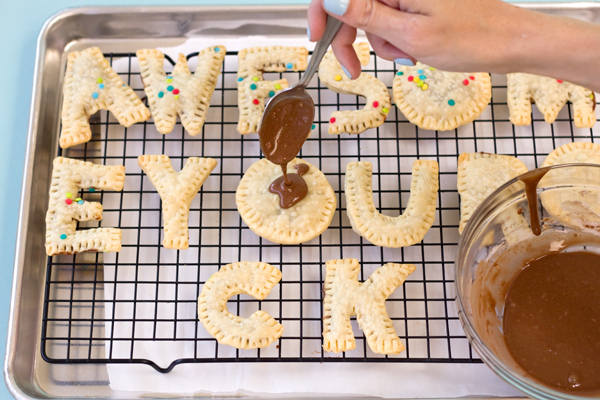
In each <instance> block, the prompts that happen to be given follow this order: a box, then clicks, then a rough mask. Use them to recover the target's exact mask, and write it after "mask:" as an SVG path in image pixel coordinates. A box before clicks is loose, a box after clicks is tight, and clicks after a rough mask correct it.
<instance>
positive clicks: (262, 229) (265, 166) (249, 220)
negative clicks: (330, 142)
mask: <svg viewBox="0 0 600 400" xmlns="http://www.w3.org/2000/svg"><path fill="white" fill-rule="evenodd" d="M296 164H306V165H308V167H309V169H308V172H307V173H305V174H303V175H302V178H303V179H304V180H305V181H306V185H307V186H308V194H307V195H306V197H305V198H304V199H302V200H300V201H299V202H298V203H296V204H295V205H293V206H292V207H290V208H287V209H283V208H281V206H280V203H279V196H278V195H277V194H275V193H271V192H269V186H270V185H271V183H272V182H273V181H274V180H275V179H276V178H279V177H280V176H281V175H282V173H281V167H280V166H279V165H275V164H273V163H271V162H270V161H269V160H267V159H266V158H263V159H262V160H260V161H257V162H255V163H254V164H252V165H251V166H250V168H248V170H247V171H246V173H245V174H244V177H243V178H242V180H241V181H240V184H239V185H238V188H237V191H236V192H235V201H236V203H237V208H238V211H239V212H240V215H241V217H242V219H243V220H244V222H245V223H246V224H247V225H248V227H249V228H250V229H251V230H252V231H253V232H254V233H256V234H257V235H258V236H260V237H263V238H265V239H267V240H270V241H271V242H274V243H280V244H298V243H304V242H307V241H309V240H311V239H313V238H315V237H317V236H319V235H320V234H321V233H323V232H324V231H325V230H326V229H327V227H328V226H329V224H330V223H331V219H332V218H333V214H334V212H335V207H336V199H335V193H334V191H333V189H332V188H331V185H329V182H328V181H327V178H325V175H323V173H322V172H321V171H319V170H318V169H317V167H315V166H313V165H311V164H310V163H308V162H306V161H303V160H301V159H299V158H294V159H293V160H292V161H290V162H289V163H288V173H290V174H291V173H295V172H296V170H295V169H294V165H296Z"/></svg>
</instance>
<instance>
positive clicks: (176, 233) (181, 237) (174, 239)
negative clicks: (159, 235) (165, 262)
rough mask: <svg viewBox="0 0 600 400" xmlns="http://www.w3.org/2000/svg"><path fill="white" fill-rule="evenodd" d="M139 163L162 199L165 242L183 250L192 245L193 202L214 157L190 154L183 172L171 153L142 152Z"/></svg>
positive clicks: (168, 246)
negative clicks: (189, 232)
mask: <svg viewBox="0 0 600 400" xmlns="http://www.w3.org/2000/svg"><path fill="white" fill-rule="evenodd" d="M138 165H139V166H140V168H142V170H143V171H144V172H145V173H146V174H147V175H148V178H149V179H150V182H152V185H154V187H155V188H156V190H157V191H158V194H159V195H160V198H161V200H162V212H163V219H164V222H165V237H164V239H163V243H162V244H163V246H165V247H166V248H167V249H179V250H184V249H187V248H188V247H189V241H188V239H189V235H188V217H189V213H190V204H191V203H192V200H193V199H194V196H196V193H198V190H200V187H201V186H202V184H203V183H204V181H205V180H206V178H208V176H209V175H210V173H211V171H212V170H213V169H214V168H215V166H216V165H217V162H216V161H215V160H213V159H212V158H199V157H190V158H188V160H187V162H186V163H185V167H183V169H182V170H181V171H180V172H175V170H174V169H173V167H172V166H171V160H170V159H169V157H168V156H165V155H161V156H151V155H143V156H139V157H138Z"/></svg>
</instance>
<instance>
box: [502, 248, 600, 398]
mask: <svg viewBox="0 0 600 400" xmlns="http://www.w3.org/2000/svg"><path fill="white" fill-rule="evenodd" d="M503 332H504V337H505V340H506V345H507V347H508V350H509V352H510V354H511V355H512V357H513V358H514V359H515V361H516V362H517V363H518V364H519V365H520V366H521V367H522V368H523V369H524V370H525V371H527V372H528V373H529V374H531V376H533V377H535V378H537V379H539V380H540V381H542V382H544V383H546V384H547V385H549V386H552V387H554V388H557V389H561V390H565V391H578V392H594V391H598V390H600V255H598V254H595V253H590V252H582V251H579V252H566V253H550V254H546V255H543V256H541V257H539V258H536V259H533V260H531V261H529V262H528V263H526V264H525V266H524V268H523V270H522V271H521V272H519V273H518V275H517V276H516V277H515V278H514V279H513V281H512V282H511V284H510V286H509V288H508V293H507V295H506V302H505V309H504V318H503Z"/></svg>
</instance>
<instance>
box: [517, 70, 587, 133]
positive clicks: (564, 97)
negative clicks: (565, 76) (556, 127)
mask: <svg viewBox="0 0 600 400" xmlns="http://www.w3.org/2000/svg"><path fill="white" fill-rule="evenodd" d="M507 82H508V88H507V94H506V102H507V103H508V109H509V110H510V122H512V123H513V124H515V125H530V124H531V103H533V102H535V105H536V106H537V108H538V109H539V110H540V112H541V113H542V114H543V115H544V120H545V121H546V122H548V123H550V124H551V123H553V122H554V120H555V119H556V117H557V116H558V113H559V111H560V110H561V108H563V106H564V105H565V104H566V103H567V101H570V102H571V103H573V112H574V114H575V115H574V116H573V121H574V122H575V126H576V127H577V128H591V127H592V126H594V124H595V123H596V113H595V112H594V109H595V108H596V98H595V97H594V92H592V91H591V90H589V89H586V88H584V87H581V86H577V85H573V84H572V83H568V82H563V81H561V80H558V79H554V78H548V77H545V76H538V75H532V74H523V73H518V74H508V77H507Z"/></svg>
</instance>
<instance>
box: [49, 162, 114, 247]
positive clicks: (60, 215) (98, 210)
mask: <svg viewBox="0 0 600 400" xmlns="http://www.w3.org/2000/svg"><path fill="white" fill-rule="evenodd" d="M124 181H125V167H124V166H122V165H111V166H105V165H98V164H92V163H91V162H85V161H80V160H74V159H72V158H65V157H57V158H55V159H54V163H53V169H52V183H51V185H50V202H49V205H48V212H47V213H46V253H47V254H48V255H49V256H52V255H55V254H74V253H80V252H83V251H119V250H121V230H120V229H116V228H94V229H85V230H77V221H80V222H83V221H91V220H96V221H100V220H101V219H102V205H101V204H100V203H96V202H89V201H85V200H83V199H81V198H79V197H77V193H78V192H79V189H89V191H90V192H93V191H95V190H96V189H102V190H117V191H119V190H122V189H123V182H124Z"/></svg>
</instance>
